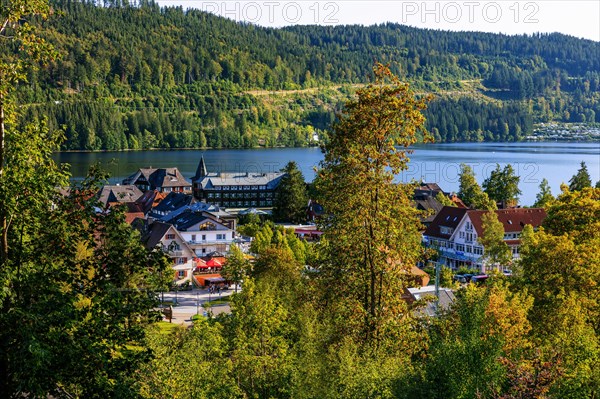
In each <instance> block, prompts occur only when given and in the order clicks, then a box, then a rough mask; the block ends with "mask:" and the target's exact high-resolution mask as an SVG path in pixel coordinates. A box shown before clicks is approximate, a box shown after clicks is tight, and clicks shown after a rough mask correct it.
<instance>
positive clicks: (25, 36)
mask: <svg viewBox="0 0 600 399" xmlns="http://www.w3.org/2000/svg"><path fill="white" fill-rule="evenodd" d="M49 12H50V7H49V6H48V1H47V0H7V1H4V2H2V6H0V41H1V42H2V43H3V46H6V48H7V49H9V50H10V51H8V52H3V56H2V57H1V58H0V186H4V185H6V184H7V183H6V182H5V181H4V175H5V174H6V171H5V168H6V166H7V158H8V156H9V155H8V154H7V153H8V150H9V149H8V145H9V143H10V142H11V139H15V138H16V137H11V134H10V133H11V131H10V130H7V128H8V127H9V126H11V124H12V125H13V126H12V127H13V129H12V131H13V132H15V133H16V126H14V122H15V120H16V110H17V107H15V98H14V97H13V93H14V91H15V90H16V88H17V85H18V84H19V83H21V82H24V81H25V80H26V79H27V74H26V73H27V70H30V69H35V68H36V67H37V65H39V64H40V63H44V62H46V61H48V60H50V59H51V58H53V57H54V56H55V52H54V51H53V48H52V46H51V45H49V44H48V43H47V42H46V41H45V40H44V39H42V38H41V37H39V36H38V35H37V34H36V31H35V26H34V25H31V24H29V23H28V22H26V21H27V20H28V19H30V18H31V17H32V16H38V17H41V18H46V17H47V16H48V13H49ZM10 218H11V210H10V209H8V208H7V206H6V205H5V204H4V203H0V267H1V266H3V265H4V263H5V262H6V260H7V258H8V245H9V244H8V241H9V239H8V230H9V228H10V227H11V223H10Z"/></svg>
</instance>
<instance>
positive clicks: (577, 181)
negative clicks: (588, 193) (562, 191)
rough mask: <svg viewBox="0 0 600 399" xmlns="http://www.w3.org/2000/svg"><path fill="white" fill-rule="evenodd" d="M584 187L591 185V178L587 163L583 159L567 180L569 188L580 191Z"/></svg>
mask: <svg viewBox="0 0 600 399" xmlns="http://www.w3.org/2000/svg"><path fill="white" fill-rule="evenodd" d="M586 187H592V178H591V177H590V173H589V172H588V169H587V165H586V164H585V162H584V161H581V167H580V168H579V170H578V171H577V173H576V174H575V175H573V177H571V179H570V180H569V190H571V191H581V190H583V189H584V188H586Z"/></svg>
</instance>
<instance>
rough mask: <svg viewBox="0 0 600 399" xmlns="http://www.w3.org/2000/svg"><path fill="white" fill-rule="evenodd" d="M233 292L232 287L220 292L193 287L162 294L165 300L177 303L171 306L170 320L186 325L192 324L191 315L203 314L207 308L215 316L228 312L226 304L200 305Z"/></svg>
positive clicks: (228, 308)
mask: <svg viewBox="0 0 600 399" xmlns="http://www.w3.org/2000/svg"><path fill="white" fill-rule="evenodd" d="M238 292H239V291H238ZM233 293H234V288H233V287H232V288H230V289H228V290H224V291H221V293H220V294H217V293H209V292H208V290H207V289H197V288H194V289H193V290H192V291H178V292H175V291H171V292H165V293H164V294H162V295H164V301H165V302H167V303H170V302H172V303H177V304H178V305H177V306H173V318H172V320H171V322H172V323H177V324H183V325H186V326H188V325H191V324H192V320H191V318H192V316H194V315H196V314H205V312H207V310H208V311H212V314H213V315H215V316H216V315H218V314H221V313H230V312H231V309H230V307H229V305H227V304H225V305H216V306H213V307H212V308H210V309H205V308H204V307H203V306H202V305H203V304H204V303H206V302H209V301H211V300H212V301H214V300H215V299H219V298H223V297H226V296H229V295H231V294H233ZM159 297H160V294H159ZM165 320H166V319H165Z"/></svg>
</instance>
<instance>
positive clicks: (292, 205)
mask: <svg viewBox="0 0 600 399" xmlns="http://www.w3.org/2000/svg"><path fill="white" fill-rule="evenodd" d="M281 171H282V172H284V173H285V175H284V176H283V177H282V178H281V182H280V183H279V186H278V187H277V197H276V198H275V204H274V206H273V219H274V220H275V222H291V223H298V224H299V223H302V222H305V221H306V206H307V204H308V194H307V190H306V182H305V181H304V176H303V175H302V172H301V171H300V169H298V165H297V164H296V162H294V161H290V162H289V163H288V164H287V165H286V166H285V168H283V169H282V170H281Z"/></svg>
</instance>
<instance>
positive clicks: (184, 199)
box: [152, 191, 196, 214]
mask: <svg viewBox="0 0 600 399" xmlns="http://www.w3.org/2000/svg"><path fill="white" fill-rule="evenodd" d="M194 202H196V199H195V198H194V197H193V196H192V195H189V194H184V193H177V192H174V191H172V192H170V193H169V194H168V195H167V196H166V197H165V199H163V200H162V201H161V202H160V203H159V204H158V205H157V206H156V207H154V208H153V209H152V213H158V214H168V213H171V212H173V211H175V210H177V209H179V208H181V207H184V206H188V205H191V204H193V203H194Z"/></svg>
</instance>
